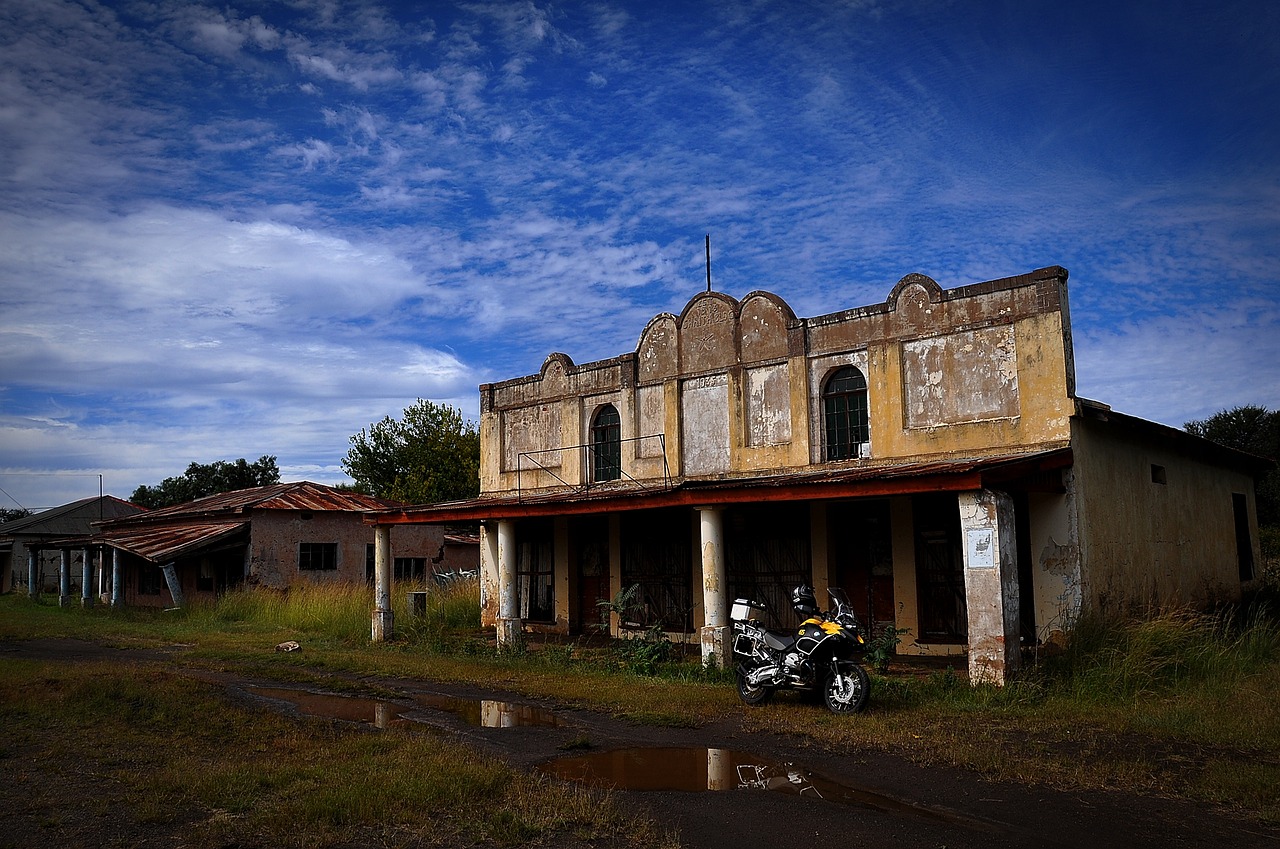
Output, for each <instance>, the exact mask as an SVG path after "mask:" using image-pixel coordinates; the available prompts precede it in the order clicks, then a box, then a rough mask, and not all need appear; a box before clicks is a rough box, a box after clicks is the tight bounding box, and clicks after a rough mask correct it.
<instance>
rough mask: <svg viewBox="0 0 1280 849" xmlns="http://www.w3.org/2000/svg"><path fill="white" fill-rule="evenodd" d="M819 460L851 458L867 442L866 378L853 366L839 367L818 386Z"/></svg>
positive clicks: (868, 436) (856, 455)
mask: <svg viewBox="0 0 1280 849" xmlns="http://www.w3.org/2000/svg"><path fill="white" fill-rule="evenodd" d="M822 434H823V459H825V460H851V459H854V458H856V457H859V456H861V453H862V452H861V446H862V445H863V444H864V443H866V442H868V441H869V439H870V435H869V432H868V427H867V379H866V378H865V377H863V376H862V372H860V371H858V370H857V369H856V368H854V367H853V366H845V367H844V368H842V369H839V370H838V371H836V372H835V373H834V374H832V375H831V377H829V378H827V384H826V386H824V387H823V388H822Z"/></svg>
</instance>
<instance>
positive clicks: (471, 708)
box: [249, 687, 560, 728]
mask: <svg viewBox="0 0 1280 849" xmlns="http://www.w3.org/2000/svg"><path fill="white" fill-rule="evenodd" d="M249 692H250V693H252V694H253V695H255V696H262V697H263V698H267V699H275V700H277V701H282V702H288V703H290V704H292V705H294V706H296V707H297V708H298V712H299V713H304V714H307V715H308V716H321V717H325V718H327V719H341V720H344V721H346V722H364V723H368V724H370V725H374V726H377V727H378V728H390V727H391V726H393V725H403V724H404V723H406V722H410V721H417V720H414V718H413V717H412V716H405V713H406V712H407V711H410V710H412V708H407V707H405V706H404V705H398V704H396V703H395V702H387V701H382V700H381V699H364V698H360V697H357V696H339V695H335V694H332V693H312V692H308V691H306V690H288V689H283V688H273V687H250V688H249ZM414 699H415V701H417V703H418V704H419V705H421V706H423V707H428V708H432V709H434V710H442V711H447V712H449V713H452V714H454V715H455V716H457V717H458V718H460V719H462V720H463V721H464V722H467V723H469V724H471V725H479V726H481V727H484V728H525V727H531V726H537V727H542V728H555V727H557V726H559V725H560V720H559V719H558V718H557V717H556V715H555V714H553V713H552V712H551V711H549V710H544V709H542V708H537V707H532V706H530V705H518V704H514V703H512V702H496V701H493V700H491V699H463V698H457V697H453V696H441V695H436V694H434V693H424V694H420V695H417V696H415V697H414Z"/></svg>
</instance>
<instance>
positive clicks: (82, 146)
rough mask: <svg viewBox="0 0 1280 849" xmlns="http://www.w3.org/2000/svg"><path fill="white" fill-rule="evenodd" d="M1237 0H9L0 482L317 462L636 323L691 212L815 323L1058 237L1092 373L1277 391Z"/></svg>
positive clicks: (1260, 185) (1015, 268)
mask: <svg viewBox="0 0 1280 849" xmlns="http://www.w3.org/2000/svg"><path fill="white" fill-rule="evenodd" d="M1246 6H1249V7H1251V8H1249V9H1243V10H1237V9H1232V10H1219V12H1216V13H1214V14H1213V15H1207V14H1205V13H1204V11H1203V9H1201V8H1200V7H1198V6H1195V5H1194V4H1181V3H1176V4H1175V7H1174V9H1173V10H1172V11H1170V12H1169V14H1167V15H1162V16H1161V17H1160V18H1159V20H1155V19H1147V18H1146V17H1144V16H1143V15H1142V14H1141V13H1140V12H1139V11H1136V10H1134V9H1121V10H1116V9H1113V8H1110V7H1105V8H1104V7H1103V6H1102V5H1101V4H1098V3H1093V2H1086V3H1084V4H1074V5H1073V6H1072V7H1070V8H1068V7H1062V8H1061V9H1058V8H1056V7H1054V8H1049V7H1036V10H1037V11H1028V9H1024V8H1023V7H1017V8H1012V7H1011V8H1007V9H1005V11H1004V13H1003V14H999V15H997V14H993V13H991V12H990V11H989V10H984V9H982V8H965V7H960V6H956V5H954V4H942V5H940V6H937V5H928V4H926V5H923V6H921V5H919V4H913V3H897V2H879V1H878V0H877V2H870V0H868V1H867V2H857V1H855V2H847V3H841V4H831V3H827V4H811V3H799V2H797V3H782V4H778V3H770V4H740V3H728V2H723V3H722V2H711V3H708V4H703V5H701V6H696V7H695V6H688V7H679V8H676V7H672V8H670V9H668V10H666V12H665V13H664V14H662V15H655V14H653V13H652V11H651V10H649V9H648V8H642V7H640V6H638V5H636V4H634V3H621V4H618V3H612V4H603V3H593V4H586V5H582V6H568V7H565V6H558V5H555V4H548V3H544V2H537V1H536V0H528V2H519V3H504V2H478V0H476V1H472V2H457V3H445V4H435V5H433V6H431V7H430V9H429V10H428V12H427V14H426V15H423V14H412V15H411V14H408V13H406V12H405V11H404V9H403V8H402V7H399V6H396V5H395V4H386V3H382V2H377V0H365V2H360V3H336V2H322V3H306V4H277V5H275V6H262V5H260V4H244V3H241V2H238V0H232V2H230V3H219V4H209V3H194V4H193V3H190V2H178V0H158V1H157V2H153V3H148V4H135V5H131V6H129V7H128V15H127V16H126V15H125V14H123V13H117V11H116V10H115V9H114V8H113V7H107V6H97V5H82V4H79V3H72V2H60V0H42V2H40V3H36V2H34V0H17V2H12V3H8V4H5V5H3V6H0V32H3V33H4V35H3V36H0V40H2V43H0V49H3V50H4V55H5V63H4V67H3V68H2V69H0V142H3V143H0V237H2V238H0V363H2V364H3V366H4V373H5V377H4V379H3V381H0V399H2V400H3V409H4V413H3V415H2V416H0V470H3V469H6V468H7V469H10V470H12V469H14V468H41V469H43V468H53V467H59V468H76V469H81V468H94V467H97V468H105V469H111V470H114V471H113V472H112V475H113V478H112V479H113V480H118V481H121V483H118V484H115V486H116V487H117V488H118V489H129V490H131V489H132V487H133V486H136V485H137V484H138V483H143V482H154V481H156V480H159V479H161V478H163V477H165V476H167V475H170V474H175V473H177V472H180V471H181V469H182V468H183V467H185V465H186V463H187V462H190V461H191V460H201V461H208V460H212V459H218V458H220V457H232V458H234V457H239V456H246V457H249V458H251V459H252V458H253V457H256V456H258V455H260V454H277V455H279V456H280V457H281V465H282V467H283V468H286V469H291V468H292V469H299V470H302V469H306V470H318V471H324V470H327V471H329V472H332V471H333V470H334V469H335V468H336V464H337V461H338V460H339V459H340V458H341V456H342V454H343V453H344V452H345V448H346V438H347V436H349V435H350V434H351V433H354V432H355V431H357V430H358V429H359V428H360V427H362V426H365V425H366V424H368V423H369V422H371V421H375V420H377V419H379V418H381V416H382V415H385V414H388V413H396V412H398V411H399V410H400V409H402V408H403V407H404V406H406V405H407V404H408V403H411V402H412V401H413V399H414V398H416V397H418V396H428V397H432V398H434V399H436V400H454V401H455V402H456V403H458V404H461V405H462V406H463V407H464V409H465V410H467V411H468V412H469V413H470V414H473V415H474V413H475V384H476V383H478V382H480V381H482V380H494V379H502V378H506V377H512V376H516V375H517V374H521V373H528V372H532V371H534V370H536V369H537V368H538V366H539V365H540V363H541V362H542V360H543V358H544V357H545V356H546V354H547V353H548V352H549V351H551V350H556V349H559V350H563V351H564V352H565V353H568V354H569V355H570V356H572V357H573V358H574V359H575V360H577V361H579V362H582V361H586V360H590V359H595V358H598V357H607V356H612V355H615V354H618V353H621V352H623V351H627V350H631V349H632V348H633V347H634V345H635V343H636V339H637V337H638V335H639V333H640V331H641V329H642V328H643V327H644V325H645V323H646V322H647V320H648V319H649V318H650V317H651V316H652V315H654V314H656V313H657V312H660V311H664V310H670V311H678V310H679V309H680V308H681V307H682V306H683V305H684V303H685V301H686V300H687V299H688V297H689V296H691V295H692V294H694V293H696V292H697V291H700V290H701V288H702V286H703V280H704V278H703V267H702V262H703V236H704V234H707V233H710V234H711V235H712V247H713V278H714V280H715V285H716V286H717V288H719V289H722V290H724V291H728V292H730V293H731V294H735V295H742V294H745V293H746V292H748V291H751V290H754V289H760V288H765V289H770V290H773V291H775V292H777V293H779V294H780V295H782V296H783V297H784V298H786V299H787V300H788V302H789V303H790V304H791V305H792V306H793V307H794V308H795V309H796V311H797V313H799V314H801V315H817V314H822V313H826V312H831V311H834V310H838V309H842V308H846V307H850V306H857V305H861V304H867V303H873V302H878V301H881V300H883V299H884V297H885V296H886V295H887V293H888V291H889V289H890V288H892V286H893V284H894V283H895V282H896V281H897V280H898V279H899V278H900V277H901V276H902V275H904V274H906V273H908V272H911V271H920V272H923V273H926V274H930V275H931V276H933V277H935V278H936V279H937V280H938V281H939V282H940V283H942V284H943V285H944V286H954V285H962V284H966V283H971V282H974V281H978V280H984V279H991V278H994V277H1001V276H1005V275H1008V274H1016V273H1020V272H1023V271H1027V270H1029V269H1031V268H1036V267H1041V266H1045V265H1050V264H1062V265H1065V266H1067V267H1068V268H1069V269H1070V270H1071V272H1072V277H1071V300H1072V307H1073V319H1074V325H1075V328H1076V333H1077V339H1076V351H1077V359H1078V372H1079V375H1080V387H1081V391H1082V393H1085V394H1088V395H1092V396H1095V397H1097V398H1098V399H1099V400H1102V401H1105V402H1108V403H1112V404H1113V405H1115V406H1116V407H1117V408H1119V409H1122V410H1126V411H1129V412H1134V413H1137V414H1139V415H1145V416H1148V417H1151V418H1155V419H1157V420H1160V421H1166V422H1170V423H1173V424H1180V423H1181V420H1184V419H1186V418H1197V417H1203V416H1204V415H1207V414H1209V413H1211V412H1213V411H1214V410H1215V409H1217V408H1221V407H1225V406H1230V405H1233V404H1236V403H1246V402H1248V403H1262V404H1267V405H1269V406H1280V388H1278V387H1277V386H1276V374H1277V367H1276V365H1275V363H1276V362H1277V361H1278V360H1280V356H1277V352H1276V349H1275V342H1274V341H1273V340H1274V339H1275V338H1277V337H1280V316H1277V314H1276V311H1275V309H1274V306H1273V305H1274V304H1275V302H1276V300H1277V298H1276V294H1277V287H1276V283H1275V274H1274V268H1275V266H1276V260H1277V255H1278V254H1280V243H1278V241H1277V239H1278V238H1280V237H1277V235H1276V234H1277V233H1280V188H1277V187H1278V186H1280V177H1278V174H1280V171H1278V169H1280V166H1278V165H1277V163H1276V160H1275V157H1274V150H1273V148H1274V136H1275V122H1276V121H1277V120H1278V119H1277V118H1276V116H1274V115H1271V114H1270V113H1265V110H1259V109H1257V108H1256V104H1258V103H1262V102H1265V101H1266V97H1267V96H1269V93H1270V92H1271V91H1273V90H1275V88H1276V87H1278V86H1280V70H1277V69H1280V61H1272V60H1274V59H1276V58H1277V57H1280V47H1277V45H1278V44H1280V40H1277V39H1270V40H1268V39H1267V38H1266V33H1267V32H1274V31H1275V26H1276V25H1280V14H1278V13H1276V12H1274V11H1272V10H1271V9H1270V7H1267V6H1265V5H1264V4H1260V3H1259V4H1252V3H1250V4H1246ZM1104 13H1105V14H1106V16H1107V21H1108V26H1107V27H1100V26H1098V25H1097V24H1098V21H1099V20H1100V16H1101V15H1103V14H1104ZM1050 39H1052V43H1053V44H1054V45H1055V49H1052V50H1045V49H1044V47H1043V46H1044V44H1046V43H1047V41H1048V40H1050ZM1115 39H1121V40H1122V41H1123V50H1119V49H1115V48H1116V45H1117V44H1118V43H1119V42H1117V41H1116V40H1115ZM1170 81H1173V82H1170ZM1175 82H1176V85H1174V83H1175ZM1264 113H1265V114H1264ZM1242 116H1247V117H1248V120H1242V119H1241V118H1242ZM1187 387H1194V388H1195V389H1194V390H1188V389H1187ZM1180 390H1181V391H1180Z"/></svg>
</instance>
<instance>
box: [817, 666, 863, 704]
mask: <svg viewBox="0 0 1280 849" xmlns="http://www.w3.org/2000/svg"><path fill="white" fill-rule="evenodd" d="M870 695H871V679H870V678H869V677H868V676H867V670H865V669H863V668H862V667H861V666H859V665H858V664H856V663H849V664H847V665H846V664H843V663H842V664H840V671H839V673H833V674H830V675H828V676H827V680H826V681H824V682H823V684H822V700H823V701H824V702H826V703H827V709H828V710H830V711H831V712H832V713H861V712H862V710H863V708H865V707H866V706H867V698H868V697H869V696H870Z"/></svg>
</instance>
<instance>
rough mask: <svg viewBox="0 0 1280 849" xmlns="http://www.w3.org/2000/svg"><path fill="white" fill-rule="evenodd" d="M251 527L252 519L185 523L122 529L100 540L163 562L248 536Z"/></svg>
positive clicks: (148, 558) (114, 546)
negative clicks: (250, 520) (218, 543)
mask: <svg viewBox="0 0 1280 849" xmlns="http://www.w3.org/2000/svg"><path fill="white" fill-rule="evenodd" d="M248 529H249V523H248V522H184V523H182V524H180V525H161V526H158V527H140V528H135V529H129V530H118V531H116V532H114V533H112V534H110V535H106V536H103V537H101V538H100V539H101V540H102V541H104V542H106V543H107V544H109V545H110V546H111V547H112V548H118V549H120V550H122V551H128V552H130V553H132V554H136V555H138V556H139V557H144V558H146V559H147V560H151V561H154V562H157V563H159V562H163V561H166V560H172V559H174V558H175V557H180V556H182V555H184V554H187V553H189V552H191V551H194V550H196V549H201V548H206V547H208V546H210V545H212V544H214V543H216V542H230V541H231V540H232V538H234V537H236V536H237V535H240V534H243V535H244V536H245V537H246V538H247V537H248Z"/></svg>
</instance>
